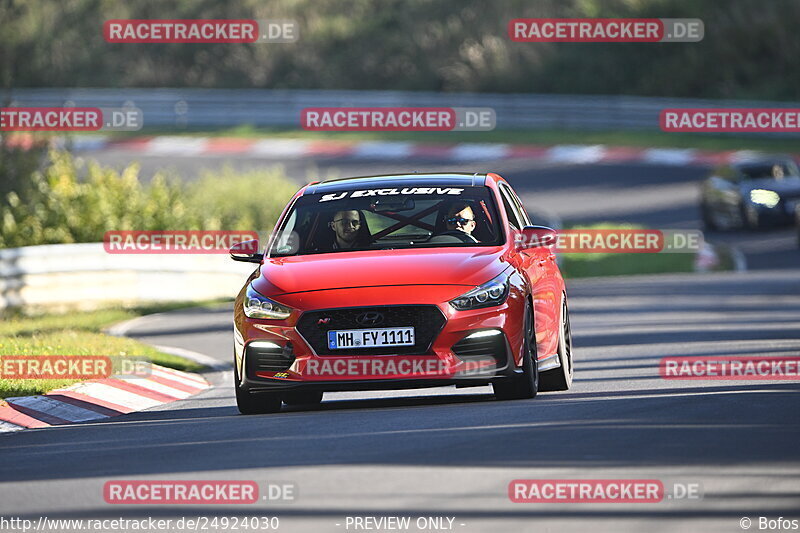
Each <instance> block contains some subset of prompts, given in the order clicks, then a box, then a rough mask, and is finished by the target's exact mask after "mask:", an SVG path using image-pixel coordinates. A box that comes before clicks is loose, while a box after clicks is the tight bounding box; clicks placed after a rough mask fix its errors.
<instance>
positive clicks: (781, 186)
mask: <svg viewBox="0 0 800 533" xmlns="http://www.w3.org/2000/svg"><path fill="white" fill-rule="evenodd" d="M743 189H744V191H745V192H748V193H749V192H750V191H752V190H753V189H766V190H768V191H775V192H776V193H778V195H785V196H798V195H800V176H786V177H784V178H783V179H779V180H776V179H773V178H762V179H757V180H748V181H747V182H746V183H744V184H743Z"/></svg>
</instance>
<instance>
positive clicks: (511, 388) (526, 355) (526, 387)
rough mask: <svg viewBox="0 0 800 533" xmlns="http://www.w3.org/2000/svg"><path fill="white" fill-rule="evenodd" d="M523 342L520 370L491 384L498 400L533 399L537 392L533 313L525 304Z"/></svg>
mask: <svg viewBox="0 0 800 533" xmlns="http://www.w3.org/2000/svg"><path fill="white" fill-rule="evenodd" d="M524 327H525V330H524V331H525V340H524V342H523V347H522V368H521V369H520V370H518V371H515V372H514V374H513V375H512V376H510V377H507V378H503V379H501V380H498V381H495V382H494V383H492V388H493V389H494V396H495V398H497V399H498V400H523V399H526V398H533V397H534V396H536V392H537V391H538V390H539V367H538V365H537V363H536V358H537V356H536V338H535V337H534V332H533V331H534V330H533V312H532V311H531V306H530V303H526V304H525V317H524Z"/></svg>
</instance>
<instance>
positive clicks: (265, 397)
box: [233, 363, 281, 415]
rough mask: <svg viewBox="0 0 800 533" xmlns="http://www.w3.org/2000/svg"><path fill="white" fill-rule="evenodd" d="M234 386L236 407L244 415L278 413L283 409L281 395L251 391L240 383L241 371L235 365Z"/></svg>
mask: <svg viewBox="0 0 800 533" xmlns="http://www.w3.org/2000/svg"><path fill="white" fill-rule="evenodd" d="M233 380H234V381H233V388H234V390H236V407H238V408H239V412H240V413H242V414H243V415H261V414H266V413H277V412H278V411H280V410H281V396H280V394H278V393H276V392H250V391H248V390H246V389H243V388H242V386H241V385H240V383H239V381H240V380H239V372H238V370H237V369H236V364H235V363H234V365H233Z"/></svg>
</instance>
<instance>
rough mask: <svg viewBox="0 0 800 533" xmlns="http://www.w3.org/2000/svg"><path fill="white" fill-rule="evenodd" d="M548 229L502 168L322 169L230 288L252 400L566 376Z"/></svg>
mask: <svg viewBox="0 0 800 533" xmlns="http://www.w3.org/2000/svg"><path fill="white" fill-rule="evenodd" d="M554 236H555V232H554V230H552V229H550V228H545V227H542V226H532V225H531V221H530V219H529V218H528V215H527V213H526V212H525V209H524V208H523V207H522V203H521V202H520V201H519V198H518V197H517V195H516V194H515V193H514V191H513V190H512V189H511V187H510V186H509V184H508V183H507V182H506V181H505V180H504V179H503V178H502V177H500V176H499V175H497V174H492V173H489V174H486V175H479V174H474V175H469V174H412V175H396V176H372V177H362V178H346V179H336V180H327V181H323V182H321V183H320V182H315V183H312V184H309V185H307V186H305V187H303V188H302V189H301V190H300V191H299V192H298V193H297V194H295V196H294V197H293V198H292V200H291V201H290V202H289V205H288V206H287V207H286V209H285V210H284V212H283V213H282V214H281V217H280V219H279V220H278V222H277V224H276V231H275V232H274V233H273V235H272V237H271V238H270V241H269V243H268V245H267V247H266V249H265V253H264V254H261V253H255V252H256V250H253V249H252V246H253V243H252V242H251V243H242V244H239V245H237V246H235V247H234V248H232V249H231V256H232V258H233V259H235V260H237V261H249V262H253V263H259V267H258V268H257V269H256V270H255V272H253V274H252V275H251V276H250V278H249V279H248V280H247V283H246V284H245V286H244V287H243V288H242V290H241V292H240V293H239V295H238V296H237V298H236V303H235V307H234V363H235V381H236V382H235V386H236V402H237V405H238V407H239V411H240V412H242V413H244V414H251V413H265V412H275V411H278V410H279V409H280V407H281V402H283V403H286V404H287V405H295V404H317V403H319V402H320V401H321V400H322V394H323V393H324V392H325V391H342V390H378V389H401V388H419V387H438V386H443V385H455V386H457V387H467V386H478V385H487V384H490V383H491V384H492V386H493V388H494V393H495V396H496V397H497V398H498V399H504V400H505V399H518V398H533V397H534V396H535V395H536V393H537V391H553V390H566V389H568V388H569V387H570V386H571V384H572V374H573V365H572V337H571V333H570V327H569V312H568V307H567V295H566V290H565V287H564V280H563V278H562V276H561V273H560V271H559V269H558V265H557V263H556V257H555V255H554V254H553V252H552V251H551V248H550V246H549V244H550V243H554Z"/></svg>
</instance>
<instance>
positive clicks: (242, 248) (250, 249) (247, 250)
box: [229, 239, 264, 263]
mask: <svg viewBox="0 0 800 533" xmlns="http://www.w3.org/2000/svg"><path fill="white" fill-rule="evenodd" d="M229 251H230V254H231V259H233V260H234V261H241V262H243V263H261V261H263V260H264V254H260V253H258V239H254V240H251V241H243V242H240V243H238V244H234V245H233V246H231V248H230V250H229Z"/></svg>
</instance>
